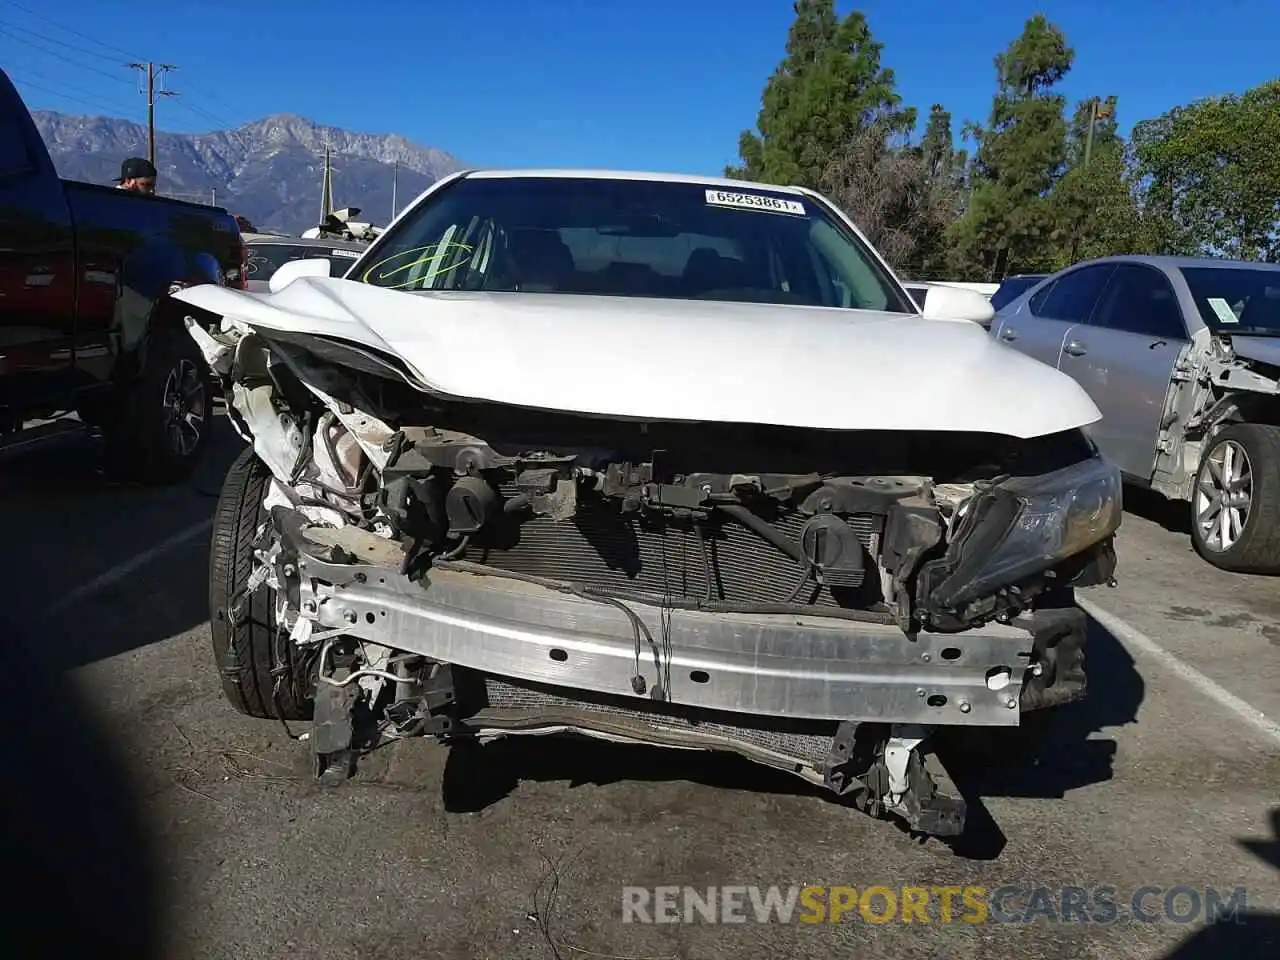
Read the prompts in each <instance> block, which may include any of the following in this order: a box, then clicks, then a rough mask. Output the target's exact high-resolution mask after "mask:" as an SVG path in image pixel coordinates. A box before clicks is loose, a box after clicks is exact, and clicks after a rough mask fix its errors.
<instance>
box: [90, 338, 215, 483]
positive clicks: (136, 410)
mask: <svg viewBox="0 0 1280 960" xmlns="http://www.w3.org/2000/svg"><path fill="white" fill-rule="evenodd" d="M212 398H213V386H212V377H211V374H210V372H209V368H208V365H207V364H206V363H205V360H204V357H203V356H202V355H201V354H200V349H199V347H197V346H196V343H195V341H194V340H192V339H191V337H189V336H187V334H186V331H183V330H162V331H159V332H157V333H155V334H154V335H153V337H152V340H151V342H150V343H149V344H148V346H147V357H146V363H145V364H144V366H143V369H142V373H141V374H140V376H139V377H138V379H137V380H135V381H134V382H133V383H131V384H130V385H129V386H128V388H127V389H126V391H125V393H124V395H123V396H122V397H121V403H120V408H119V413H118V416H116V417H113V418H112V422H111V424H110V426H109V427H108V430H107V451H108V452H107V459H108V463H109V464H110V466H111V468H112V471H113V472H114V473H116V474H117V475H119V476H122V477H126V478H128V479H131V480H137V481H140V482H142V483H153V484H168V483H176V482H178V481H180V480H183V479H185V478H186V477H187V476H189V475H190V473H191V471H192V470H193V469H195V465H196V464H197V463H198V462H199V460H200V456H201V454H203V452H204V448H205V446H206V434H207V431H208V420H209V414H210V412H211V409H212Z"/></svg>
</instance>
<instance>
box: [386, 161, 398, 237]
mask: <svg viewBox="0 0 1280 960" xmlns="http://www.w3.org/2000/svg"><path fill="white" fill-rule="evenodd" d="M399 181H400V161H399V160H396V161H395V165H394V166H393V167H392V168H391V219H392V220H394V219H395V218H396V185H397V184H398V183H399ZM387 222H388V223H390V222H391V221H390V220H389V221H387Z"/></svg>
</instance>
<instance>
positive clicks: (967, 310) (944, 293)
mask: <svg viewBox="0 0 1280 960" xmlns="http://www.w3.org/2000/svg"><path fill="white" fill-rule="evenodd" d="M920 312H921V313H923V314H924V316H925V317H926V318H927V319H929V320H968V321H971V322H973V323H976V324H978V325H979V326H983V327H989V326H991V321H992V319H994V317H995V315H996V311H995V308H994V307H993V306H991V301H989V300H988V299H987V298H986V297H984V296H983V295H982V294H980V293H977V292H975V291H973V290H965V289H964V288H963V287H944V286H942V285H941V284H934V285H931V286H930V287H929V295H928V296H927V297H925V301H924V309H923V310H921V311H920Z"/></svg>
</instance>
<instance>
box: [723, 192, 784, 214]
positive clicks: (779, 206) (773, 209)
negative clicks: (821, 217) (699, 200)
mask: <svg viewBox="0 0 1280 960" xmlns="http://www.w3.org/2000/svg"><path fill="white" fill-rule="evenodd" d="M707 203H709V204H711V205H713V206H716V207H739V208H741V209H743V210H765V211H768V212H770V213H795V214H799V215H800V216H802V217H803V216H804V215H805V211H804V204H803V203H801V202H800V201H799V200H783V199H781V198H780V197H767V196H765V195H764V194H760V193H730V192H729V191H727V190H708V191H707Z"/></svg>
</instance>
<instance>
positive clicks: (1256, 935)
mask: <svg viewBox="0 0 1280 960" xmlns="http://www.w3.org/2000/svg"><path fill="white" fill-rule="evenodd" d="M1236 842H1237V843H1238V844H1239V845H1240V846H1242V847H1244V849H1246V850H1248V851H1249V852H1250V853H1252V854H1254V855H1255V856H1257V857H1258V858H1259V859H1261V860H1263V861H1264V862H1265V863H1267V864H1269V865H1270V866H1272V867H1273V868H1275V869H1276V871H1278V872H1280V807H1277V808H1276V809H1274V810H1272V811H1271V839H1269V840H1237V841H1236ZM1223 957H1229V958H1231V960H1235V958H1237V957H1239V958H1242V960H1253V958H1255V957H1256V958H1257V960H1272V958H1275V957H1280V913H1275V912H1272V911H1264V910H1250V909H1248V908H1246V909H1244V910H1243V911H1241V912H1240V913H1239V914H1238V915H1237V916H1235V917H1234V918H1229V919H1224V920H1222V921H1220V922H1218V923H1215V924H1212V925H1210V926H1206V927H1203V928H1201V929H1200V930H1198V931H1196V932H1195V933H1194V934H1192V935H1191V936H1190V937H1188V938H1187V939H1186V940H1184V941H1182V942H1181V943H1180V944H1178V945H1177V946H1176V947H1174V948H1173V950H1172V951H1170V952H1169V953H1167V954H1165V956H1164V958H1163V960H1220V958H1223Z"/></svg>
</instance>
